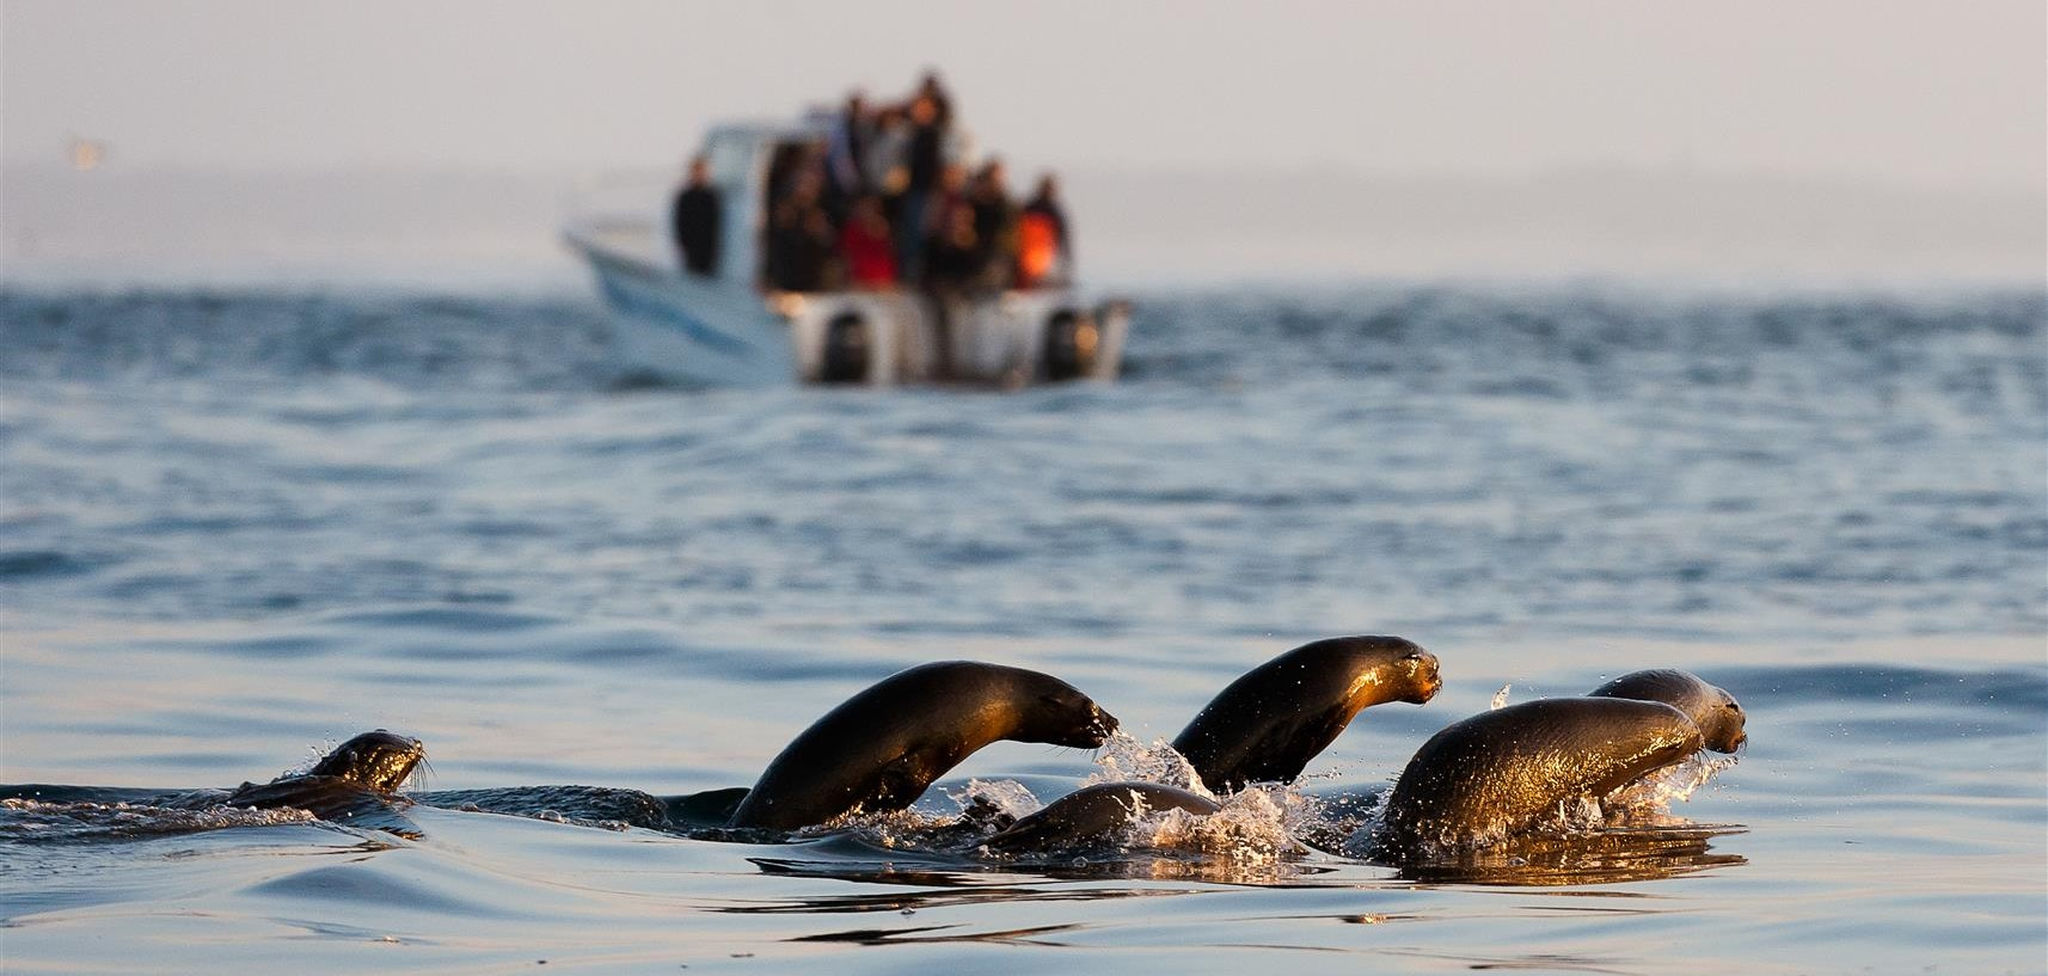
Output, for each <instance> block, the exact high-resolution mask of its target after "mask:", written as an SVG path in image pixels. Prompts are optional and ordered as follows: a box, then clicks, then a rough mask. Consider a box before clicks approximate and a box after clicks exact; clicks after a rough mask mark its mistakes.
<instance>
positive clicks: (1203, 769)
mask: <svg viewBox="0 0 2048 976" xmlns="http://www.w3.org/2000/svg"><path fill="white" fill-rule="evenodd" d="M1441 687H1443V679H1442V678H1441V677H1439V676H1438V674H1437V661H1436V655H1434V654H1431V653H1429V652H1428V651H1425V650H1423V649H1422V648H1421V647H1420V646H1418V645H1416V644H1415V643H1414V642H1412V641H1407V640H1403V639H1401V638H1399V637H1368V636H1361V637H1332V638H1329V639H1327V640H1319V641H1315V642H1314V643H1310V644H1304V645H1302V646H1300V647H1297V648H1295V649H1294V650H1291V651H1288V652H1287V653H1285V654H1282V655H1280V656H1279V657H1276V658H1274V659H1272V660H1270V661H1267V662H1266V663H1264V664H1261V665H1259V666H1258V667H1256V668H1253V669H1252V670H1250V671H1248V672H1246V673H1245V674H1244V675H1243V676H1241V677H1239V678H1238V679H1237V680H1236V681H1233V682H1231V683H1230V686H1229V687H1227V688H1225V689H1223V691H1222V692H1221V693H1219V694H1218V695H1217V696H1216V697H1215V698H1213V699H1211V700H1210V702H1209V704H1208V705H1206V706H1204V707H1203V708H1202V710H1201V712H1199V713H1198V714H1196V715H1195V718H1194V721H1192V722H1189V723H1188V727H1187V728H1185V729H1182V730H1181V733H1180V735H1179V736H1177V737H1175V738H1174V740H1173V748H1174V749H1175V750H1176V751H1178V752H1179V753H1180V754H1181V755H1182V756H1183V757H1186V759H1187V761H1188V762H1189V763H1190V764H1191V765H1193V766H1194V767H1195V772H1197V773H1199V774H1200V775H1201V777H1202V783H1203V785H1205V786H1207V787H1209V788H1210V789H1211V790H1215V791H1219V792H1221V791H1232V790H1240V789H1243V788H1244V787H1245V785H1246V784H1248V783H1265V782H1274V783H1287V782H1292V781H1293V780H1294V778H1295V777H1296V776H1299V775H1301V771H1302V769H1303V768H1304V767H1306V766H1307V765H1308V764H1309V761H1310V760H1312V759H1314V758H1315V757H1316V756H1317V755H1319V754H1320V753H1321V752H1322V751H1323V750H1324V749H1326V748H1329V745H1330V743H1332V742H1335V741H1336V740H1337V736H1339V735H1341V734H1343V732H1344V729H1345V728H1347V727H1348V726H1349V725H1350V724H1351V720H1352V718H1354V717H1355V716H1357V715H1358V713H1359V712H1360V711H1363V710H1364V709H1366V708H1368V707H1370V706H1373V705H1378V704H1381V703H1383V702H1391V701H1401V702H1409V703H1411V704H1415V705H1420V704H1423V703H1424V702H1427V701H1429V700H1430V698H1431V697H1433V696H1434V695H1435V694H1436V692H1437V689H1438V688H1441Z"/></svg>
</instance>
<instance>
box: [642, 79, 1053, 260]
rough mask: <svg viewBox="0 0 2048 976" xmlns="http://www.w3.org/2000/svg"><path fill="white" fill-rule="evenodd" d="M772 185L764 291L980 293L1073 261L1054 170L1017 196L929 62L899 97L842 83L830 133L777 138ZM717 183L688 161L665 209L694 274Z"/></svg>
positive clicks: (712, 234)
mask: <svg viewBox="0 0 2048 976" xmlns="http://www.w3.org/2000/svg"><path fill="white" fill-rule="evenodd" d="M767 190H768V197H767V200H766V203H767V208H766V215H767V219H766V225H765V227H764V228H763V230H762V245H763V247H762V253H763V264H762V269H761V272H762V277H763V282H762V283H763V284H764V285H765V286H766V287H768V288H771V289H776V290H783V291H799V292H802V291H837V290H887V289H894V288H916V289H920V290H923V291H927V292H932V293H935V294H968V293H983V292H992V291H1000V290H1003V289H1010V288H1041V287H1050V286H1058V285H1062V284H1065V283H1066V281H1067V278H1068V276H1069V275H1070V273H1071V269H1072V266H1073V250H1072V245H1071V242H1070V238H1069V236H1068V229H1067V220H1066V214H1065V212H1064V209H1063V208H1062V207H1061V205H1060V195H1059V182H1058V180H1057V179H1056V178H1055V177H1054V176H1053V175H1052V174H1050V173H1048V174H1045V175H1043V176H1041V177H1039V179H1038V183H1037V186H1036V188H1035V190H1034V192H1033V193H1032V195H1031V197H1030V198H1029V199H1028V200H1025V201H1023V202H1021V203H1020V202H1018V201H1017V200H1015V199H1013V198H1012V196H1011V194H1010V187H1009V174H1008V172H1007V171H1006V170H1005V169H1004V167H1003V163H1002V161H1001V160H999V159H994V158H990V159H980V160H978V159H977V158H976V153H975V151H974V147H973V143H972V140H971V139H969V138H968V136H967V133H966V131H965V130H964V129H963V128H962V127H961V126H960V125H959V124H958V123H957V121H956V117H955V113H954V108H953V101H952V98H951V97H950V96H949V95H948V94H947V92H946V90H945V88H944V86H943V85H941V83H940V82H939V79H938V76H937V75H936V74H930V73H928V74H926V75H925V76H924V78H923V80H922V81H921V82H920V83H919V84H918V86H917V88H916V89H915V90H913V91H912V92H911V94H910V96H909V97H908V98H906V99H905V100H903V101H902V102H898V103H890V104H884V105H871V104H869V103H868V101H867V100H866V98H865V97H864V96H863V95H861V94H860V93H859V92H855V93H853V94H851V95H849V96H848V97H847V99H846V103H845V105H844V106H843V107H842V108H841V109H840V110H839V111H838V112H836V113H833V114H832V115H831V117H830V120H829V126H828V127H827V134H826V135H825V136H823V137H822V138H816V139H811V140H806V141H799V142H792V143H787V144H784V145H783V146H781V147H780V148H778V150H777V151H776V153H775V154H774V156H773V157H772V158H771V159H770V161H769V163H768V180H767ZM718 192H719V191H718V190H717V189H715V188H714V187H713V185H712V180H711V173H710V171H709V166H708V164H707V163H706V161H705V160H704V159H702V158H701V157H700V158H698V159H695V160H692V161H691V164H690V173H689V181H688V183H687V184H686V185H685V186H684V188H683V189H682V190H681V191H680V192H679V193H678V194H677V195H676V198H675V201H674V206H673V209H672V223H673V227H672V230H673V233H674V237H675V241H676V245H677V247H678V249H679V250H680V251H681V253H682V259H683V266H684V269H685V270H686V271H688V272H690V273H692V274H699V275H710V274H715V273H716V270H717V266H718V240H719V225H720V218H721V214H720V201H719V197H718Z"/></svg>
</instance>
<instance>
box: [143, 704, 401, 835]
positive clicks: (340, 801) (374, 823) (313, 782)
mask: <svg viewBox="0 0 2048 976" xmlns="http://www.w3.org/2000/svg"><path fill="white" fill-rule="evenodd" d="M426 755H427V747H426V746H425V745H424V744H422V743H421V742H420V740H418V739H413V738H408V737H406V736H402V735H398V734H395V733H392V732H387V731H385V730H383V729H378V730H376V731H374V732H365V733H363V734H361V735H358V736H356V737H354V738H352V739H350V740H348V741H347V742H344V743H342V744H341V745H339V746H336V747H335V748H334V751H333V752H330V753H328V754H327V755H326V756H324V757H322V758H321V760H320V761H319V762H318V763H315V764H314V766H313V768H312V769H309V770H307V771H305V772H303V773H296V774H288V775H284V776H280V777H278V778H276V779H274V780H271V781H270V782H268V783H243V784H242V785H241V786H240V787H238V788H236V789H235V790H233V791H232V792H227V791H221V790H200V791H195V792H192V793H187V794H183V795H181V796H179V797H176V798H174V799H172V800H171V801H170V802H168V803H166V804H165V805H166V806H175V807H180V808H185V809H197V808H203V807H208V806H215V805H226V806H231V807H249V808H254V809H258V810H278V809H294V810H304V811H306V812H308V813H311V814H312V815H313V816H314V817H317V818H319V819H321V820H326V821H329V822H331V823H343V824H349V825H351V826H358V827H369V828H372V829H376V830H385V831H389V832H391V833H394V834H403V835H406V836H417V835H418V833H419V828H417V827H414V826H413V824H412V822H411V821H409V820H407V819H405V818H404V817H403V816H400V815H399V813H398V811H399V810H400V809H402V808H403V807H405V806H408V805H410V804H409V803H408V802H407V801H406V800H405V799H404V798H402V797H400V796H398V795H397V790H398V788H399V787H401V786H404V785H405V782H406V780H408V779H410V778H411V777H412V774H413V771H414V770H415V769H417V768H418V767H419V764H420V763H421V762H423V761H424V760H425V759H426ZM224 792H225V795H223V793H224Z"/></svg>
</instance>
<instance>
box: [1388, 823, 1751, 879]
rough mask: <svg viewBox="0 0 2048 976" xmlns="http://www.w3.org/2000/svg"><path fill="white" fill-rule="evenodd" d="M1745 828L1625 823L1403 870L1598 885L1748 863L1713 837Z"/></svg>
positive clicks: (1406, 874)
mask: <svg viewBox="0 0 2048 976" xmlns="http://www.w3.org/2000/svg"><path fill="white" fill-rule="evenodd" d="M1743 829H1744V828H1740V827H1711V826H1695V827H1691V828H1686V829H1673V828H1623V829H1617V830H1603V831H1598V832H1594V833H1589V834H1585V835H1581V836H1573V837H1542V836H1536V837H1519V838H1515V839H1513V840H1509V841H1506V842H1504V843H1502V844H1499V845H1497V846H1494V847H1488V848H1485V849H1483V850H1478V851H1461V852H1459V853H1457V854H1455V855H1452V856H1449V857H1446V858H1441V859H1429V860H1424V861H1420V862H1416V863H1407V864H1403V865H1401V869H1400V877H1402V878H1404V879H1407V880H1410V881H1418V882H1423V883H1427V884H1486V885H1548V886H1558V885H1598V884H1615V883H1618V882H1623V881H1654V880H1657V879H1659V878H1669V877H1674V876H1677V875H1681V874H1690V873H1692V872H1695V871H1704V870H1707V869H1708V868H1717V867H1733V866H1735V865H1740V864H1747V863H1749V861H1748V859H1747V858H1745V857H1743V856H1742V855H1740V854H1716V853H1713V850H1712V845H1711V844H1709V843H1708V840H1709V838H1713V837H1718V836H1721V835H1724V834H1733V833H1741V832H1743Z"/></svg>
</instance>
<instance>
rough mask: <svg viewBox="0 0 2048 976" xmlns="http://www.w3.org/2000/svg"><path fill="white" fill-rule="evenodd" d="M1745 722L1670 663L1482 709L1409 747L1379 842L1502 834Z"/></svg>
mask: <svg viewBox="0 0 2048 976" xmlns="http://www.w3.org/2000/svg"><path fill="white" fill-rule="evenodd" d="M1666 699H1668V700H1666ZM1696 716H1697V717H1696ZM1742 725H1743V715H1742V708H1741V706H1740V705H1737V704H1736V703H1735V699H1734V698H1733V697H1732V696H1730V695H1729V694H1728V693H1727V692H1725V691H1722V690H1721V689H1719V688H1716V687H1714V686H1712V685H1709V684H1707V683H1706V682H1705V681H1702V680H1700V679H1699V678H1698V677H1696V676H1694V675H1691V674H1688V673H1686V672H1683V671H1671V670H1658V671H1641V672H1636V673H1634V674H1630V675H1624V676H1622V677H1620V678H1617V679H1615V680H1614V681H1611V682H1608V683H1607V684H1605V685H1602V686H1601V687H1600V688H1598V689H1596V690H1595V692H1594V694H1592V695H1588V696H1586V697H1583V698H1545V699H1538V700H1536V701H1531V702H1524V703H1522V704H1519V705H1509V706H1507V707H1505V708H1500V709H1496V710H1494V711H1490V712H1483V713H1481V714H1478V715H1474V716H1472V717H1471V718H1468V719H1465V720H1464V721H1461V722H1457V723H1455V724H1453V725H1450V726H1449V727H1447V728H1445V729H1443V730H1442V731H1440V732H1438V733H1437V734H1436V735H1434V736H1431V737H1430V739H1429V741H1427V742H1425V743H1423V744H1422V748H1421V749H1418V750H1416V752H1415V755H1414V757H1413V758H1411V759H1410V760H1409V761H1408V766H1407V768H1406V769H1404V770H1403V771H1402V772H1401V776H1400V778H1399V779H1398V780H1396V781H1395V783H1394V790H1393V793H1392V795H1390V796H1389V797H1388V798H1387V805H1386V812H1385V813H1384V815H1383V816H1382V817H1381V821H1380V827H1379V832H1378V833H1377V835H1376V836H1375V844H1376V846H1377V847H1378V848H1379V849H1380V850H1381V851H1382V852H1384V853H1389V854H1392V855H1395V856H1397V857H1398V856H1410V855H1414V854H1417V853H1429V852H1431V851H1432V850H1440V849H1448V848H1453V847H1459V846H1465V845H1471V844H1475V843H1479V844H1483V843H1487V842H1491V841H1495V840H1500V839H1504V838H1506V837H1509V836H1512V835H1514V834H1516V833H1519V832H1521V831H1524V830H1526V829H1527V828H1529V827H1530V826H1532V825H1534V824H1535V823H1536V822H1538V821H1539V820H1541V819H1542V818H1543V817H1544V816H1546V815H1548V814H1550V813H1552V812H1553V811H1555V810H1557V809H1558V805H1559V804H1560V803H1562V802H1565V801H1567V800H1571V799H1574V798H1578V797H1588V798H1594V799H1597V798H1599V797H1601V796H1605V795H1606V794H1608V793H1611V792H1613V791H1614V790H1616V789H1619V788H1620V787H1622V786H1625V785H1627V784H1628V783H1630V782H1633V781H1635V780H1637V779H1639V778H1641V777H1643V776H1646V775H1648V774H1650V773H1653V772H1656V771H1657V770H1660V769H1663V768H1665V767H1667V766H1671V765H1673V764H1675V763H1677V762H1679V761H1680V760H1683V759H1685V758H1686V757H1687V756H1690V755H1692V754H1693V753H1696V752H1698V751H1700V750H1701V749H1703V748H1711V749H1715V750H1717V751H1722V752H1728V751H1733V750H1734V749H1735V748H1736V747H1737V746H1739V745H1740V744H1741V743H1742V742H1743V741H1744V740H1745V739H1746V735H1745V734H1744V733H1743V731H1742Z"/></svg>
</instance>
